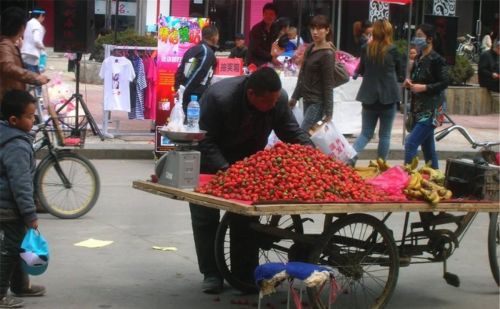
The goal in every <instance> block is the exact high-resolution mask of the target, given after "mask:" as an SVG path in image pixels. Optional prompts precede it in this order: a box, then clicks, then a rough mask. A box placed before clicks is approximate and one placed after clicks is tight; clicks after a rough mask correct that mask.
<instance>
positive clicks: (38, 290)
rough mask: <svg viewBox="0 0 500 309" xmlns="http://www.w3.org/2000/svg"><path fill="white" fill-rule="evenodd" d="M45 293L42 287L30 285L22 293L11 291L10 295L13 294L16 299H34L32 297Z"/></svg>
mask: <svg viewBox="0 0 500 309" xmlns="http://www.w3.org/2000/svg"><path fill="white" fill-rule="evenodd" d="M11 291H12V289H11ZM46 291H47V290H46V289H45V287H44V286H41V285H34V284H30V286H29V287H28V289H26V290H24V291H22V292H16V291H12V294H14V296H17V297H34V296H42V295H43V294H45V292H46Z"/></svg>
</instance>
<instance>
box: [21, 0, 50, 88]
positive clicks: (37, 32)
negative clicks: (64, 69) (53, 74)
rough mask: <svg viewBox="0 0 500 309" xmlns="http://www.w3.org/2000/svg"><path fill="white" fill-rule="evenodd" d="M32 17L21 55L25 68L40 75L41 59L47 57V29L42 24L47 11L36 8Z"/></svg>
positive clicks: (25, 33)
mask: <svg viewBox="0 0 500 309" xmlns="http://www.w3.org/2000/svg"><path fill="white" fill-rule="evenodd" d="M32 17H33V18H31V20H30V21H29V22H28V24H27V25H26V30H25V31H24V41H23V45H22V48H21V55H22V57H23V63H24V67H25V68H26V69H27V70H29V71H32V72H35V73H38V74H40V69H39V65H40V57H41V56H42V55H45V45H43V37H44V36H45V27H44V26H42V22H43V21H44V20H45V10H44V9H41V8H34V9H33V11H32ZM38 93H39V94H40V93H41V88H40V89H39V90H38Z"/></svg>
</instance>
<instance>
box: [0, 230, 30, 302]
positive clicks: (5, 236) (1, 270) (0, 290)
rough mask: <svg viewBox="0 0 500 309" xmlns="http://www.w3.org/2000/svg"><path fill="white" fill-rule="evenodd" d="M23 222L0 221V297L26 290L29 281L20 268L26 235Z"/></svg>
mask: <svg viewBox="0 0 500 309" xmlns="http://www.w3.org/2000/svg"><path fill="white" fill-rule="evenodd" d="M26 231H27V229H26V225H25V224H24V222H1V221H0V297H4V296H5V295H7V291H8V290H9V287H10V289H11V291H15V292H22V291H24V290H26V289H28V287H29V284H30V279H29V276H28V274H27V273H26V272H25V271H24V269H23V268H22V266H21V257H20V256H19V253H20V251H21V244H22V242H23V239H24V236H25V235H26Z"/></svg>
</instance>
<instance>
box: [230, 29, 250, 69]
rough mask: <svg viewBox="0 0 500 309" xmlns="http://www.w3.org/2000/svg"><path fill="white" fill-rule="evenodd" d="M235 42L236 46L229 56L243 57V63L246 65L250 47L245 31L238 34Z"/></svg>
mask: <svg viewBox="0 0 500 309" xmlns="http://www.w3.org/2000/svg"><path fill="white" fill-rule="evenodd" d="M234 44H235V45H236V46H235V47H233V48H232V49H231V53H230V54H229V57H228V58H240V59H243V65H244V66H246V65H247V52H248V48H247V47H246V46H245V35H243V33H238V34H236V36H235V38H234Z"/></svg>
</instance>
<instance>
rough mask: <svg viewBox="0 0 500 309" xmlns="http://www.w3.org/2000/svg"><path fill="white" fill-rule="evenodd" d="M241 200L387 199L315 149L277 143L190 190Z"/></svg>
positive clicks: (345, 200)
mask: <svg viewBox="0 0 500 309" xmlns="http://www.w3.org/2000/svg"><path fill="white" fill-rule="evenodd" d="M195 191H196V192H199V193H204V194H211V195H214V196H217V197H222V198H225V199H238V200H245V201H253V202H258V201H281V200H295V201H303V202H353V201H359V202H375V201H388V200H391V198H389V197H388V196H387V195H386V194H385V193H383V192H381V191H379V190H377V189H375V188H374V187H373V186H372V185H371V184H368V183H366V182H365V181H364V180H363V179H362V178H361V177H360V176H358V174H357V173H356V171H355V170H354V169H353V168H351V167H350V166H348V165H345V164H343V163H342V162H339V161H335V160H334V159H332V158H329V157H328V156H326V155H325V154H323V153H322V152H321V151H320V150H319V149H314V148H312V147H307V146H301V145H296V144H293V145H292V144H284V143H278V144H276V145H275V146H274V147H273V148H271V149H266V150H263V151H259V152H257V153H256V154H254V155H253V156H251V157H249V158H245V159H244V160H242V161H238V162H236V163H235V164H233V165H232V166H231V167H230V168H229V169H227V170H226V171H225V172H222V171H219V172H218V173H217V174H216V175H214V177H213V178H212V180H211V181H210V182H209V183H208V184H206V185H204V186H203V187H199V188H196V189H195Z"/></svg>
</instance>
